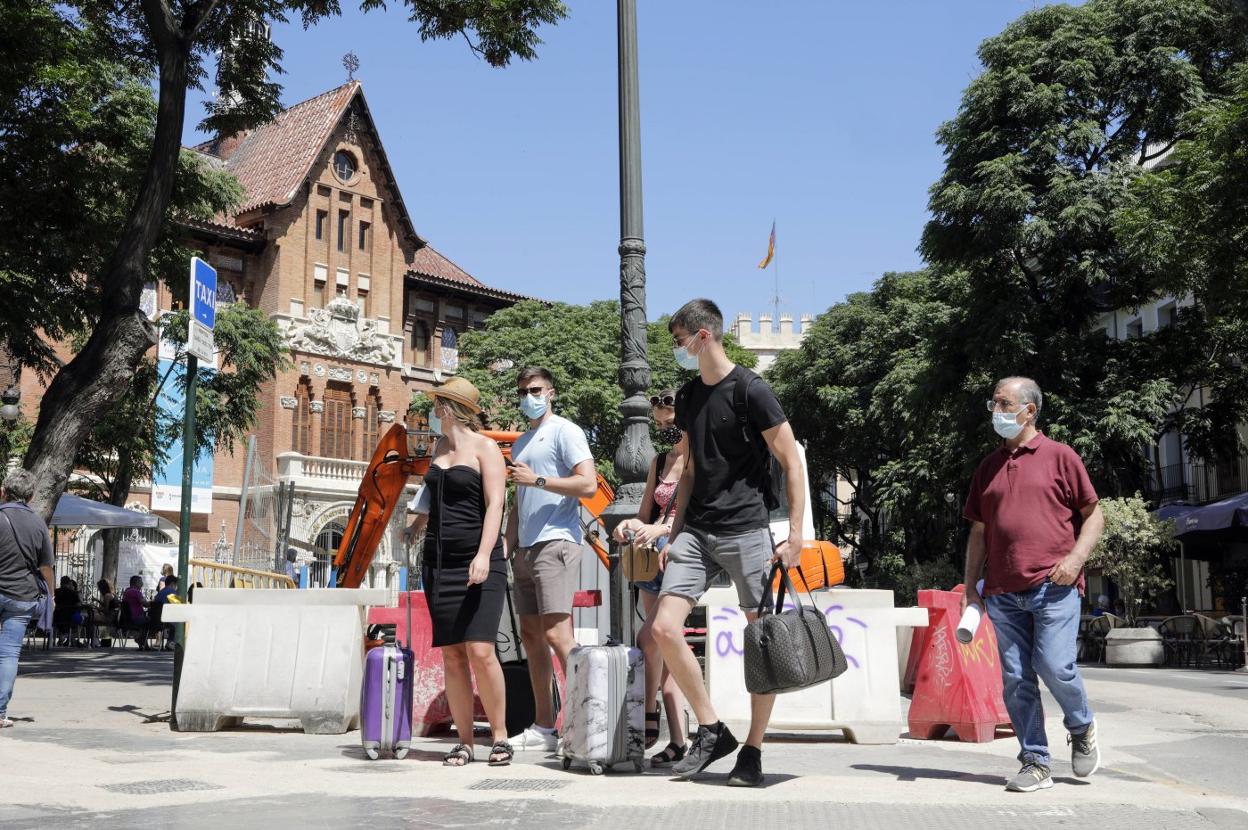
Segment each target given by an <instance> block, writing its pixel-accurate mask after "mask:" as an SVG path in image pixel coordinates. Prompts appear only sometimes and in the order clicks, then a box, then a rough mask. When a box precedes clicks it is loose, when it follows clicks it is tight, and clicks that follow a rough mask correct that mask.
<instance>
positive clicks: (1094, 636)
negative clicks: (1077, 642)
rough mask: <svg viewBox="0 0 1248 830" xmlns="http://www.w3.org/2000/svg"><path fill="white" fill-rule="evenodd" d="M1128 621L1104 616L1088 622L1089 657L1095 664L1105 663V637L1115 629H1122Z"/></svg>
mask: <svg viewBox="0 0 1248 830" xmlns="http://www.w3.org/2000/svg"><path fill="white" fill-rule="evenodd" d="M1125 624H1126V620H1124V619H1123V618H1122V617H1116V616H1114V615H1113V614H1102V615H1101V616H1099V617H1093V618H1092V619H1091V620H1089V621H1088V633H1087V643H1088V646H1089V648H1088V649H1087V651H1088V657H1089V659H1090V660H1091V661H1092V662H1094V663H1103V662H1105V636H1106V635H1107V634H1109V632H1110V631H1111V630H1113V629H1115V628H1122V627H1123V626H1124V625H1125Z"/></svg>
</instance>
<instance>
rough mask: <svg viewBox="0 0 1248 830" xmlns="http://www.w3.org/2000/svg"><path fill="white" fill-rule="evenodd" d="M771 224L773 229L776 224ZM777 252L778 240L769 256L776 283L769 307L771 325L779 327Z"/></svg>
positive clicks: (778, 260) (773, 222)
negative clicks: (770, 310) (770, 309)
mask: <svg viewBox="0 0 1248 830" xmlns="http://www.w3.org/2000/svg"><path fill="white" fill-rule="evenodd" d="M771 224H772V227H773V228H774V227H775V224H776V223H775V220H774V219H773V220H772V223H771ZM779 251H780V244H779V239H777V241H776V245H775V246H774V247H773V248H772V254H771V273H772V276H773V277H774V278H775V282H776V288H775V293H774V294H772V295H771V305H772V318H771V319H772V321H773V322H772V325H774V326H779V325H780V257H779Z"/></svg>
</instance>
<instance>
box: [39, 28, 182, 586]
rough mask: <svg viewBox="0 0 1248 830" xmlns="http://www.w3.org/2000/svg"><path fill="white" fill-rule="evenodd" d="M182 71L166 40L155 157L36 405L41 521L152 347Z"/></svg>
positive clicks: (177, 48) (178, 146)
mask: <svg viewBox="0 0 1248 830" xmlns="http://www.w3.org/2000/svg"><path fill="white" fill-rule="evenodd" d="M187 63H188V46H187V45H186V44H185V42H184V41H183V39H181V38H167V39H165V43H163V44H161V48H160V95H159V99H158V102H157V113H156V133H155V137H154V139H153V141H152V153H151V156H150V158H149V159H148V164H147V170H146V172H145V173H144V175H143V183H142V185H141V186H140V188H139V194H138V198H137V199H136V201H135V204H134V207H132V208H131V210H130V215H129V216H128V217H127V219H126V225H125V228H124V229H123V230H122V233H121V237H120V239H119V240H118V242H117V247H116V249H114V251H113V254H112V257H111V258H110V259H109V263H108V265H107V267H106V268H105V269H104V273H103V275H102V276H101V278H100V283H101V289H102V290H101V309H100V318H99V321H98V322H97V323H96V325H95V328H94V329H93V330H92V331H91V336H90V337H89V338H88V339H87V343H86V345H85V346H84V347H83V349H82V351H80V352H79V353H78V354H77V355H76V356H75V357H74V358H73V360H71V361H70V362H69V363H67V364H66V365H65V366H64V367H62V368H61V370H60V371H59V372H57V374H56V377H55V378H53V380H52V383H51V385H50V386H49V387H48V390H47V392H45V393H44V395H43V399H42V401H41V402H40V405H39V420H38V421H37V422H36V424H35V434H34V437H33V438H31V441H30V447H29V449H28V450H27V451H26V458H25V461H24V466H25V467H26V469H28V470H30V471H31V472H32V473H34V474H35V478H36V481H37V485H36V489H35V494H34V497H33V498H32V499H31V500H30V506H31V508H32V509H33V510H34V511H35V512H36V513H38V514H39V515H41V516H42V517H43V518H44V520H45V521H46V520H47V519H49V518H51V516H52V512H53V510H55V508H56V502H57V500H58V499H59V498H60V496H61V493H63V492H64V491H65V485H66V484H67V483H68V481H69V476H70V474H71V473H72V472H73V469H74V457H75V456H76V455H77V453H78V448H79V447H80V446H81V445H82V442H83V441H85V440H86V438H87V436H88V435H89V434H90V432H91V429H92V427H93V426H94V424H95V423H96V421H98V420H99V418H100V417H101V416H102V415H103V414H104V413H106V412H108V410H109V409H110V408H112V406H113V405H114V404H116V403H117V401H118V399H119V398H121V396H122V395H123V394H125V391H126V389H127V388H128V387H129V386H130V380H131V378H132V377H133V376H134V370H135V367H136V366H137V365H138V362H139V359H140V358H141V357H142V356H143V354H144V352H146V351H147V350H148V349H150V348H151V347H152V345H153V344H154V343H155V342H156V329H155V326H154V325H153V324H152V323H151V322H150V321H149V320H148V319H147V318H146V317H145V316H144V315H143V312H142V311H141V310H140V309H139V299H140V296H141V294H142V291H143V283H144V281H145V279H146V274H147V260H148V256H149V254H150V253H151V250H152V247H153V246H154V245H155V243H156V240H157V238H158V236H159V234H160V230H161V226H162V224H163V222H164V220H165V215H166V213H167V211H168V208H169V201H170V198H171V197H172V194H173V182H174V177H175V175H176V174H177V169H178V156H179V154H180V153H181V150H182V122H183V119H184V117H185V113H186V84H187ZM114 567H115V566H114Z"/></svg>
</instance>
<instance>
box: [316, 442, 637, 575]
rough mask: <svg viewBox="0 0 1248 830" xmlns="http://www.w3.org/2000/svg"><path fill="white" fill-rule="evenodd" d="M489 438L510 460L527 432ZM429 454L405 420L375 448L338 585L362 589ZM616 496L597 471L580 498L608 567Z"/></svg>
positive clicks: (339, 561)
mask: <svg viewBox="0 0 1248 830" xmlns="http://www.w3.org/2000/svg"><path fill="white" fill-rule="evenodd" d="M482 434H483V435H485V436H486V437H488V438H492V439H494V440H495V441H496V442H498V446H499V449H501V450H502V451H503V457H504V458H506V459H508V460H510V459H511V447H512V445H513V444H514V443H515V442H516V439H517V438H519V437H520V436H521V435H522V434H523V433H519V432H496V431H490V430H486V431H483V432H482ZM431 460H432V457H431V456H430V455H427V454H424V453H423V452H419V451H417V450H416V449H414V448H413V447H412V446H411V445H410V443H409V441H408V434H407V428H406V427H404V426H403V425H402V424H395V425H394V426H392V427H390V429H389V430H388V431H387V432H386V434H385V435H383V436H382V438H381V441H379V442H378V443H377V449H376V451H375V452H374V453H373V457H372V460H371V461H370V462H369V464H368V469H366V470H365V471H364V480H363V481H361V482H360V491H359V495H358V496H356V499H355V506H354V507H352V508H351V515H350V517H349V518H348V519H347V528H346V532H345V533H344V534H343V537H342V544H340V545H339V546H338V553H337V555H336V556H335V557H334V569H335V571H336V572H337V581H336V583H335V584H336V585H337V586H338V587H339V588H358V587H360V585H362V584H364V577H365V576H367V574H368V568H369V566H370V565H371V564H372V563H373V557H374V556H376V554H377V547H378V545H380V544H381V537H382V535H383V534H384V533H385V530H386V527H387V526H388V525H389V524H390V518H391V517H392V516H393V515H394V510H395V508H396V507H397V506H398V504H399V501H400V500H401V499H402V498H403V489H404V488H405V487H406V486H407V481H408V479H409V478H410V477H411V476H424V475H425V473H427V472H429V463H430V461H431ZM614 500H615V491H614V490H612V489H611V485H610V484H609V483H608V482H607V480H606V479H605V478H603V477H602V475H601V474H599V475H598V489H597V491H595V493H594V494H593V495H592V496H590V497H589V498H585V499H581V506H582V507H584V508H585V510H586V512H588V513H589V515H590V519H589V521H588V522H586V523H585V541H586V543H587V544H588V545H589V546H590V547H591V548H593V549H594V553H595V554H596V555H597V556H598V561H600V562H601V563H602V565H603V567H604V568H605V567H607V566H608V561H609V560H608V559H607V549H606V543H605V541H604V538H605V533H606V527H605V525H603V523H602V518H601V517H602V513H603V511H604V510H606V508H607V506H608V505H610V504H611V502H612V501H614Z"/></svg>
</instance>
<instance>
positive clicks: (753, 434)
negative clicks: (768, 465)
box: [732, 366, 770, 456]
mask: <svg viewBox="0 0 1248 830" xmlns="http://www.w3.org/2000/svg"><path fill="white" fill-rule="evenodd" d="M733 371H734V372H736V373H737V382H736V383H735V384H734V385H733V387H732V411H733V414H734V415H736V419H737V426H738V427H740V429H741V437H742V438H744V439H745V443H747V444H749V445H750V449H752V450H753V451H754V453H755V454H756V455H759V456H762V455H763V453H768V452H770V450H768V449H767V443H766V442H765V441H763V436H762V433H760V432H759V431H758V430H756V429H755V428H754V425H753V424H751V423H750V401H749V396H750V386H752V385H753V384H754V381H756V380H761V378H759V376H758V375H756V374H754V373H753V372H751V371H750V370H749V369H746V368H745V367H744V366H738V367H737V368H735V369H733Z"/></svg>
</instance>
